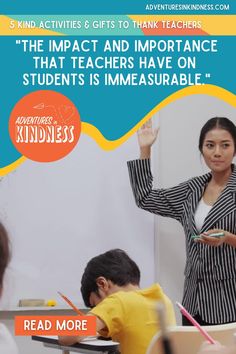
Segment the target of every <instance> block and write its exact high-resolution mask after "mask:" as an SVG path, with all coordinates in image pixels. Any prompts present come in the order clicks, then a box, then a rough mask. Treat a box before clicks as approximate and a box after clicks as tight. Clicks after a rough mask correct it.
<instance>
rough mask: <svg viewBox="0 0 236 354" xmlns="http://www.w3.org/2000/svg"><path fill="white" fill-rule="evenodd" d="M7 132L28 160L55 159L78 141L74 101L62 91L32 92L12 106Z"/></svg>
mask: <svg viewBox="0 0 236 354" xmlns="http://www.w3.org/2000/svg"><path fill="white" fill-rule="evenodd" d="M9 132H10V137H11V140H12V142H13V144H14V146H15V147H16V149H17V150H18V151H19V152H20V153H21V154H22V155H24V156H26V157H27V158H29V159H30V160H33V161H38V162H51V161H56V160H59V159H61V158H63V157H64V156H66V155H67V154H69V153H70V152H71V151H72V150H73V148H74V147H75V145H76V144H77V142H78V140H79V137H80V132H81V122H80V116H79V113H78V111H77V108H76V107H75V105H74V104H73V103H72V102H71V101H70V100H69V98H67V97H66V96H64V95H62V94H61V93H58V92H55V91H49V90H45V91H36V92H31V93H29V94H28V95H26V96H24V97H23V98H22V99H20V100H19V101H18V102H17V103H16V105H15V107H14V108H13V110H12V112H11V115H10V120H9Z"/></svg>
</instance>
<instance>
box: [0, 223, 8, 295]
mask: <svg viewBox="0 0 236 354" xmlns="http://www.w3.org/2000/svg"><path fill="white" fill-rule="evenodd" d="M9 260H10V247H9V239H8V234H7V231H6V229H5V227H4V226H3V224H2V223H1V222H0V292H1V290H2V287H3V278H4V273H5V270H6V267H7V265H8V262H9Z"/></svg>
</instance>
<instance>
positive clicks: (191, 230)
mask: <svg viewBox="0 0 236 354" xmlns="http://www.w3.org/2000/svg"><path fill="white" fill-rule="evenodd" d="M157 134H158V131H157V130H154V129H153V128H152V123H151V121H148V122H147V123H146V124H144V125H143V126H142V127H141V129H140V130H139V131H138V141H139V147H140V159H139V160H134V161H129V162H128V168H129V174H130V180H131V185H132V189H133V193H134V197H135V201H136V204H137V206H138V207H140V208H142V209H144V210H147V211H149V212H151V213H154V214H158V215H161V216H166V217H171V218H173V219H176V220H177V221H179V222H180V223H181V224H182V226H183V229H184V233H185V238H186V258H187V259H186V266H185V273H184V274H185V282H184V294H183V302H182V303H183V306H184V307H185V308H186V309H187V310H188V311H189V312H190V314H191V315H192V316H193V317H194V318H195V319H196V320H197V321H198V322H199V323H200V324H201V325H212V324H222V323H229V322H236V167H235V165H234V164H232V160H233V158H234V156H235V154H236V127H235V125H234V124H233V123H232V122H231V121H230V120H229V119H228V118H222V117H220V118H219V117H216V118H211V119H210V120H208V121H207V122H206V124H205V125H204V126H203V128H202V130H201V132H200V137H199V146H198V147H199V150H200V152H201V154H202V156H203V158H204V160H205V163H206V165H207V166H208V168H209V170H210V172H209V173H207V174H205V175H203V176H199V177H194V178H192V179H190V180H188V181H186V182H183V183H181V184H179V185H177V186H175V187H172V188H168V189H153V188H152V181H153V177H152V173H151V166H150V155H151V146H152V145H153V143H154V142H155V140H156V138H157ZM215 233H221V234H222V235H223V236H221V237H216V236H213V235H212V234H215ZM194 235H199V237H198V238H196V237H195V238H194V237H193V236H194ZM218 236H219V235H218ZM182 320H183V325H189V324H190V323H189V322H188V320H187V319H185V318H183V319H182Z"/></svg>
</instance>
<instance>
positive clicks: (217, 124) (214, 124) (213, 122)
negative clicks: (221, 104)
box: [198, 117, 236, 152]
mask: <svg viewBox="0 0 236 354" xmlns="http://www.w3.org/2000/svg"><path fill="white" fill-rule="evenodd" d="M215 128H220V129H224V130H227V131H228V132H229V134H230V135H231V136H232V138H233V141H234V151H236V127H235V125H234V123H233V122H231V120H229V119H228V118H225V117H214V118H211V119H209V120H208V121H207V122H206V124H205V125H204V126H203V127H202V129H201V132H200V137H199V143H198V148H199V150H200V152H202V148H203V142H204V139H205V136H206V134H207V133H208V132H209V131H210V130H212V129H215Z"/></svg>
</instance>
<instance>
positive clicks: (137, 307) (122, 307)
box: [91, 284, 175, 354]
mask: <svg viewBox="0 0 236 354" xmlns="http://www.w3.org/2000/svg"><path fill="white" fill-rule="evenodd" d="M157 301H162V302H163V303H164V304H165V308H166V315H167V325H175V314H174V309H173V306H172V303H171V301H170V300H169V298H168V297H167V296H166V295H165V294H164V292H163V290H162V289H161V287H160V285H158V284H154V285H152V286H151V287H150V288H147V289H143V290H137V291H118V292H117V293H114V294H112V295H110V296H108V297H107V298H105V299H104V300H103V301H102V302H101V303H99V304H98V305H97V306H96V307H94V308H93V309H92V310H91V313H92V314H93V315H95V316H97V317H99V318H100V319H101V320H102V321H103V322H105V324H106V327H107V328H105V329H103V330H102V331H100V334H101V335H102V336H108V337H112V339H113V340H115V341H117V342H119V343H120V351H121V354H145V353H146V350H147V348H148V346H149V343H150V341H151V339H152V337H153V336H154V335H155V334H156V333H157V332H158V331H159V329H160V327H159V322H158V318H157V312H156V306H155V305H156V302H157Z"/></svg>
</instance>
